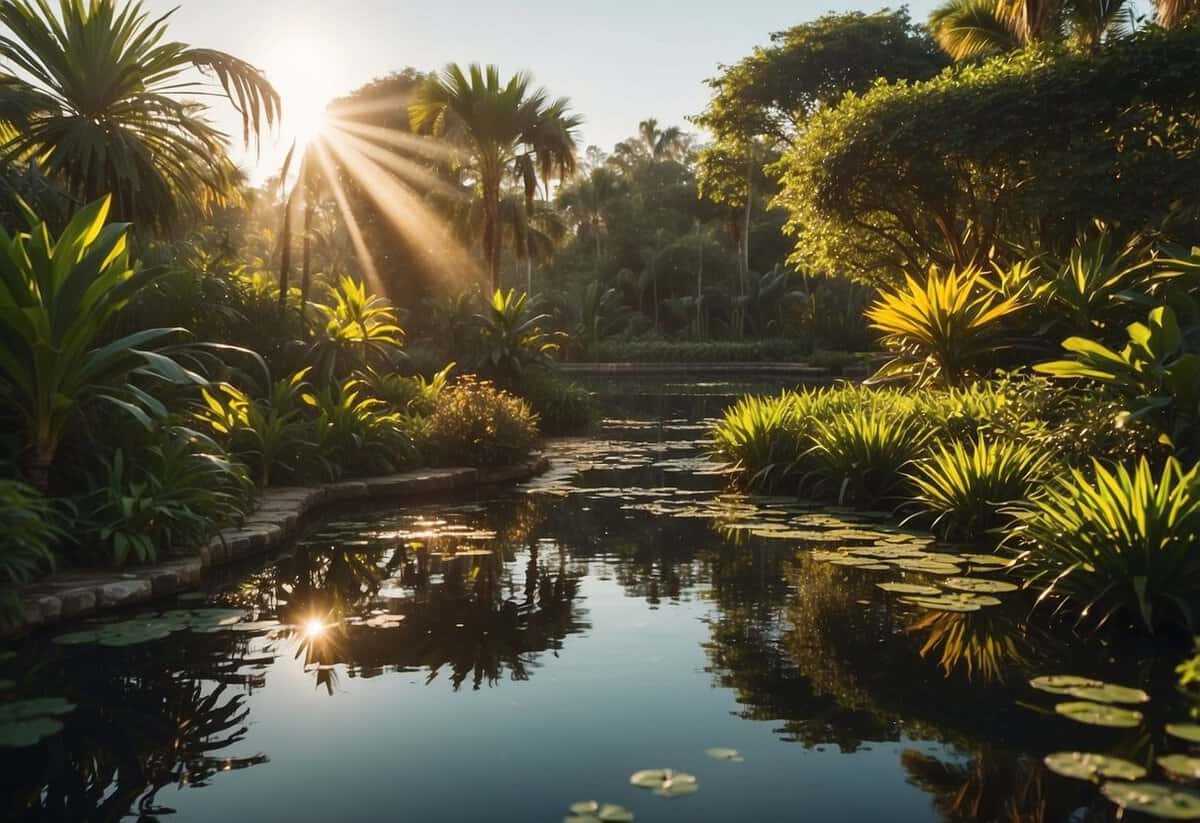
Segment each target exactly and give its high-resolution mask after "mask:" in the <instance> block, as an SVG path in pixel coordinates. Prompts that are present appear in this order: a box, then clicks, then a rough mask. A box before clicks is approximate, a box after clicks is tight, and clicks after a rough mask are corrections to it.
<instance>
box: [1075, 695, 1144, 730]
mask: <svg viewBox="0 0 1200 823" xmlns="http://www.w3.org/2000/svg"><path fill="white" fill-rule="evenodd" d="M1054 711H1056V712H1058V713H1059V714H1061V715H1062V716H1063V717H1068V718H1070V719H1071V720H1074V721H1076V722H1077V723H1087V724H1088V725H1090V726H1107V727H1109V728H1114V729H1132V728H1133V727H1135V726H1137V725H1138V724H1140V723H1141V722H1142V713H1141V712H1138V711H1134V710H1133V709H1121V708H1118V707H1116V706H1109V705H1107V704H1105V703H1092V702H1089V701H1086V700H1080V701H1077V702H1070V703H1059V704H1058V705H1057V706H1055V707H1054Z"/></svg>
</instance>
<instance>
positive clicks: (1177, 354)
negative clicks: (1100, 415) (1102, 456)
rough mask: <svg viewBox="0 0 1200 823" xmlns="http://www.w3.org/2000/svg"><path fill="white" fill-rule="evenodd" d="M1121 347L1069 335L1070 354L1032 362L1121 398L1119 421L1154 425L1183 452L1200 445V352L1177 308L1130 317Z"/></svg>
mask: <svg viewBox="0 0 1200 823" xmlns="http://www.w3.org/2000/svg"><path fill="white" fill-rule="evenodd" d="M1126 332H1127V335H1128V340H1129V342H1128V343H1127V344H1126V345H1125V347H1124V348H1122V349H1121V351H1119V352H1118V351H1114V350H1112V349H1110V348H1108V347H1107V346H1105V345H1103V344H1102V343H1100V342H1098V341H1096V340H1091V339H1088V338H1084V337H1069V338H1067V339H1066V340H1064V341H1063V344H1062V345H1063V348H1064V349H1066V350H1067V351H1068V352H1071V353H1072V354H1073V355H1074V358H1073V359H1070V360H1056V361H1054V362H1052V363H1042V364H1040V365H1038V366H1035V367H1034V368H1035V369H1036V370H1037V371H1039V372H1042V373H1043V374H1048V375H1050V376H1051V377H1056V378H1066V379H1084V380H1094V381H1096V382H1098V383H1100V384H1101V385H1102V386H1104V387H1105V388H1106V389H1107V390H1108V391H1110V392H1111V393H1113V394H1115V395H1116V396H1117V397H1119V398H1121V400H1122V401H1123V402H1124V405H1125V410H1124V411H1123V412H1122V414H1121V416H1120V417H1119V418H1118V420H1117V423H1118V424H1119V425H1123V424H1124V423H1126V422H1128V421H1142V422H1145V423H1148V424H1150V425H1152V426H1154V427H1155V428H1156V429H1157V430H1158V431H1159V432H1160V434H1161V438H1162V442H1163V443H1165V444H1167V445H1169V446H1171V447H1173V448H1175V449H1176V450H1178V451H1179V452H1181V453H1185V454H1191V455H1194V454H1195V453H1196V451H1197V449H1200V353H1197V352H1195V351H1192V350H1191V349H1190V346H1189V341H1188V338H1187V336H1186V335H1185V333H1184V331H1183V330H1182V329H1181V328H1180V326H1179V323H1178V321H1177V320H1176V317H1175V312H1174V310H1172V309H1171V308H1170V307H1167V306H1159V307H1158V308H1155V309H1152V310H1151V311H1150V314H1149V316H1148V317H1147V319H1146V322H1145V323H1131V324H1130V325H1129V326H1128V327H1127V329H1126Z"/></svg>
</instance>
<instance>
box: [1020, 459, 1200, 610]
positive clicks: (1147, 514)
mask: <svg viewBox="0 0 1200 823" xmlns="http://www.w3.org/2000/svg"><path fill="white" fill-rule="evenodd" d="M1014 514H1015V516H1016V519H1017V526H1016V528H1015V529H1014V531H1013V532H1012V533H1011V534H1010V536H1009V539H1008V541H1007V543H1008V545H1010V546H1017V547H1020V548H1021V549H1023V551H1022V553H1021V555H1020V556H1019V558H1018V560H1017V565H1016V568H1017V570H1018V571H1020V572H1021V573H1023V574H1024V575H1025V576H1026V577H1027V578H1028V580H1029V584H1030V585H1031V586H1034V587H1037V588H1040V589H1041V590H1042V594H1041V598H1039V599H1046V598H1060V599H1062V600H1063V601H1065V602H1066V603H1067V604H1070V605H1072V606H1074V607H1076V608H1077V609H1078V611H1079V613H1080V616H1081V618H1085V619H1093V620H1095V621H1096V622H1097V624H1103V623H1104V622H1105V621H1107V620H1108V619H1109V618H1111V617H1112V616H1113V615H1114V614H1116V613H1118V612H1124V613H1127V614H1129V615H1130V616H1132V617H1133V618H1134V619H1135V620H1137V621H1140V622H1141V624H1142V625H1143V626H1144V627H1145V628H1146V629H1147V630H1149V631H1153V630H1154V629H1156V628H1158V627H1159V626H1161V625H1163V624H1165V623H1170V622H1175V623H1179V624H1182V625H1183V626H1184V627H1186V628H1188V629H1189V630H1192V629H1195V628H1196V621H1195V614H1194V604H1195V603H1196V601H1197V599H1198V598H1200V465H1195V466H1193V467H1192V468H1191V469H1190V470H1188V471H1185V470H1184V469H1183V466H1182V465H1181V464H1180V463H1179V461H1178V460H1175V459H1174V458H1171V459H1168V460H1167V461H1166V463H1165V465H1164V466H1163V468H1162V470H1161V472H1158V473H1157V474H1156V473H1155V471H1154V470H1153V469H1152V468H1151V466H1150V463H1149V461H1148V460H1146V459H1145V458H1144V457H1143V458H1142V459H1141V460H1140V461H1139V462H1138V464H1137V466H1136V467H1135V468H1133V469H1132V470H1131V469H1129V468H1127V467H1125V466H1117V468H1116V469H1115V470H1110V469H1108V468H1106V467H1105V466H1104V465H1102V464H1101V463H1100V462H1099V461H1095V462H1094V464H1093V470H1092V473H1091V476H1088V475H1087V474H1085V473H1083V472H1081V471H1078V470H1072V471H1071V473H1070V475H1069V476H1068V477H1063V478H1060V479H1059V480H1058V481H1056V482H1054V483H1053V484H1051V485H1050V486H1049V487H1048V488H1046V490H1045V492H1044V493H1043V494H1041V495H1039V496H1038V497H1037V498H1036V499H1035V500H1033V501H1031V502H1030V503H1028V504H1025V505H1023V506H1020V507H1016V509H1015V511H1014Z"/></svg>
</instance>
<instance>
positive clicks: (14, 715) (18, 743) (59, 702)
mask: <svg viewBox="0 0 1200 823" xmlns="http://www.w3.org/2000/svg"><path fill="white" fill-rule="evenodd" d="M74 708H75V704H74V703H71V702H70V701H67V700H64V699H63V698H61V697H34V698H30V699H29V700H16V701H13V702H11V703H4V704H0V746H3V747H7V748H10V749H18V748H24V747H26V746H33V745H35V744H37V743H39V742H41V741H42V740H44V739H45V738H47V737H50V736H51V735H54V734H57V733H58V732H60V731H61V730H62V723H61V722H60V721H59V720H58V719H57V718H58V717H59V716H61V715H64V714H67V713H69V712H71V711H72V710H74Z"/></svg>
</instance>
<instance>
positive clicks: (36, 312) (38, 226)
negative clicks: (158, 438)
mask: <svg viewBox="0 0 1200 823" xmlns="http://www.w3.org/2000/svg"><path fill="white" fill-rule="evenodd" d="M108 210H109V198H107V197H105V198H103V199H101V200H97V201H96V202H94V203H91V204H90V205H88V206H85V207H84V208H82V209H81V210H80V211H79V212H77V213H76V214H75V216H74V217H73V218H72V220H71V222H70V223H69V224H68V225H67V227H66V228H65V229H64V230H63V232H62V233H61V234H60V235H59V236H58V237H57V238H55V237H53V236H52V235H51V234H50V230H49V228H48V227H47V226H46V224H45V223H44V222H42V221H40V220H38V218H37V217H36V215H34V214H33V213H32V212H29V213H27V218H28V221H29V227H30V228H29V230H28V231H27V232H19V233H17V234H12V235H10V234H9V233H8V232H6V231H4V230H3V229H0V401H3V402H4V403H5V404H7V405H9V406H10V407H11V408H12V409H13V410H14V411H15V412H16V415H17V417H18V418H19V420H20V421H21V426H22V429H23V436H24V443H25V448H26V452H25V455H24V468H25V473H26V476H27V477H28V479H29V480H30V482H32V483H33V484H34V485H35V486H37V487H38V488H39V489H42V490H45V489H46V488H47V487H48V485H49V478H50V468H51V466H52V464H53V463H54V459H55V456H56V455H57V453H58V446H59V442H60V441H61V439H62V437H63V434H64V432H65V431H66V430H67V429H68V428H69V427H70V426H71V425H73V424H74V423H76V422H77V421H78V419H79V416H80V414H81V413H82V412H83V411H84V410H85V409H86V408H87V407H88V405H89V404H91V403H94V402H96V401H98V400H101V399H106V400H108V401H111V402H114V403H116V404H118V405H120V406H121V407H122V408H124V409H126V410H127V411H129V412H131V413H133V414H134V415H136V416H139V417H143V418H144V413H143V412H142V407H143V406H144V405H145V404H146V403H147V401H148V400H149V396H148V395H147V394H146V393H145V392H143V391H141V390H139V389H138V388H136V386H134V385H133V384H132V383H133V381H135V380H136V379H138V378H147V379H153V380H156V381H159V382H167V383H188V382H194V383H203V382H204V381H203V379H202V378H201V377H200V376H199V375H196V374H195V373H193V372H191V371H188V370H187V369H184V368H183V367H182V366H180V364H179V363H178V362H176V361H175V360H174V359H172V358H171V357H170V356H168V355H167V354H164V353H162V352H157V351H154V350H153V349H154V348H155V347H156V346H161V345H162V344H164V343H165V342H166V340H167V339H168V338H169V337H171V336H172V335H174V334H176V333H179V332H183V331H185V330H184V329H172V328H154V329H145V330H142V331H137V332H134V333H132V334H127V335H124V336H122V337H118V338H116V339H115V340H113V339H108V338H106V337H105V331H106V329H108V328H110V327H111V325H112V323H113V321H114V320H115V319H117V318H118V317H119V316H120V315H121V313H122V312H123V311H124V310H125V309H126V307H127V306H128V305H129V302H130V300H131V299H133V298H134V297H135V296H136V295H137V294H138V293H139V292H140V291H142V290H143V289H146V288H147V287H149V286H150V285H151V284H153V283H154V282H155V281H157V280H158V279H159V278H161V277H162V276H163V275H164V271H163V270H158V269H143V268H142V267H141V266H140V265H139V264H137V263H135V262H133V261H132V260H131V259H130V257H129V252H128V247H127V235H128V231H129V226H128V225H127V224H120V223H117V224H108V225H106V224H105V219H106V217H107V216H108ZM143 422H148V421H145V420H144V421H143Z"/></svg>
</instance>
